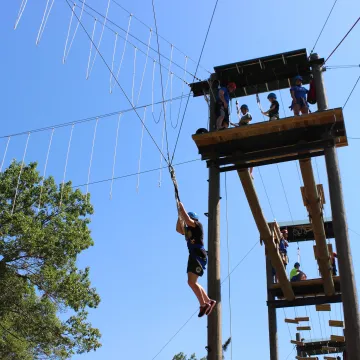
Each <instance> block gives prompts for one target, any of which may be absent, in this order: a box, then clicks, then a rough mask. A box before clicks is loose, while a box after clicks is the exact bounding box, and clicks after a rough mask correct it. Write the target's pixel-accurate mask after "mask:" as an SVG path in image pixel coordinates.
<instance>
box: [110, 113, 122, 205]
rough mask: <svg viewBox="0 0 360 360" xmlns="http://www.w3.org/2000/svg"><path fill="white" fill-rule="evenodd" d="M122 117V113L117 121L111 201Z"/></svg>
mask: <svg viewBox="0 0 360 360" xmlns="http://www.w3.org/2000/svg"><path fill="white" fill-rule="evenodd" d="M121 116H122V113H120V114H119V117H118V121H117V127H116V136H115V147H114V160H113V168H112V175H111V184H110V200H111V199H112V189H113V184H114V176H115V165H116V152H117V146H118V138H119V128H120V119H121Z"/></svg>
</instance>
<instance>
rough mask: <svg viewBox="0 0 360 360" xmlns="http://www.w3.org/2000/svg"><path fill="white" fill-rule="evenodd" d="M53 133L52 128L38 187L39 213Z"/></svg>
mask: <svg viewBox="0 0 360 360" xmlns="http://www.w3.org/2000/svg"><path fill="white" fill-rule="evenodd" d="M54 131H55V129H54V128H53V129H52V131H51V135H50V140H49V146H48V150H47V154H46V159H45V165H44V173H43V178H42V181H41V186H40V195H39V206H38V212H39V211H40V207H41V195H42V191H43V187H44V180H45V176H46V169H47V164H48V160H49V154H50V149H51V144H52V139H53V136H54Z"/></svg>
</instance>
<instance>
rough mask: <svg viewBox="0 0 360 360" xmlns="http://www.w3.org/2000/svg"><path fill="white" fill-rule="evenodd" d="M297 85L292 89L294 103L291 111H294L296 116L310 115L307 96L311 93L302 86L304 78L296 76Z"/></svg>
mask: <svg viewBox="0 0 360 360" xmlns="http://www.w3.org/2000/svg"><path fill="white" fill-rule="evenodd" d="M294 81H295V85H294V86H292V87H291V89H290V94H291V97H292V103H291V105H290V107H289V108H290V109H291V110H293V111H294V116H298V115H300V112H301V114H308V113H309V104H308V102H307V100H306V95H307V93H308V92H309V90H308V89H306V88H304V87H303V86H302V82H303V78H302V77H301V76H295V78H294Z"/></svg>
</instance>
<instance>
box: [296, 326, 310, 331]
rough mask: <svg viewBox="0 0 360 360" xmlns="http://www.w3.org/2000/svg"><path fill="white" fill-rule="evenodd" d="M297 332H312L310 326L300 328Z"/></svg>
mask: <svg viewBox="0 0 360 360" xmlns="http://www.w3.org/2000/svg"><path fill="white" fill-rule="evenodd" d="M296 330H299V331H307V330H311V327H310V326H298V327H297V328H296Z"/></svg>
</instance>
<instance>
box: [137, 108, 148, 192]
mask: <svg viewBox="0 0 360 360" xmlns="http://www.w3.org/2000/svg"><path fill="white" fill-rule="evenodd" d="M145 118H146V106H145V109H144V117H143V120H142V129H141V139H140V154H139V166H138V179H137V185H136V192H139V186H140V168H141V155H142V146H143V138H144V128H145Z"/></svg>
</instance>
